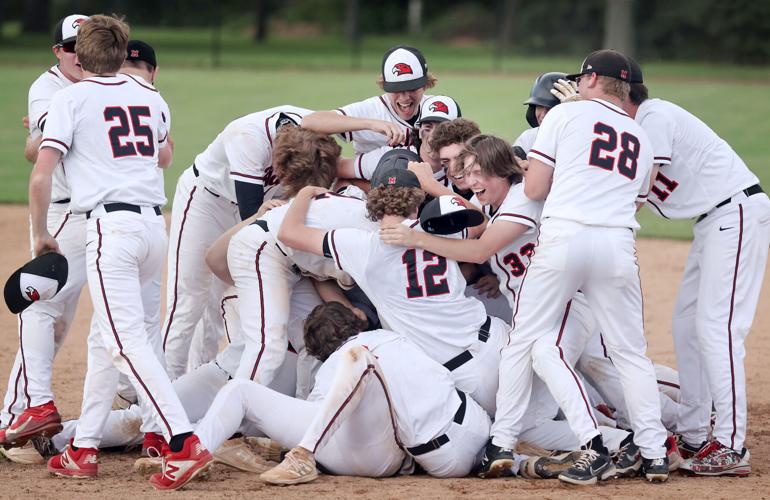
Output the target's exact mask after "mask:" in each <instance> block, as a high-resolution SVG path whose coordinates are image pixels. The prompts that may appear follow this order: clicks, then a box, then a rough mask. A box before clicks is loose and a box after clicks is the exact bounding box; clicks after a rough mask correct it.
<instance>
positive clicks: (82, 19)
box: [72, 17, 87, 29]
mask: <svg viewBox="0 0 770 500" xmlns="http://www.w3.org/2000/svg"><path fill="white" fill-rule="evenodd" d="M86 20H87V18H85V17H79V18H77V19H75V20H74V21H72V28H73V29H76V28H77V27H78V26H80V25H81V24H83V23H84V22H85V21H86Z"/></svg>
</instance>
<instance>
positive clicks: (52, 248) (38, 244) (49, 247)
mask: <svg viewBox="0 0 770 500" xmlns="http://www.w3.org/2000/svg"><path fill="white" fill-rule="evenodd" d="M32 249H33V251H34V252H35V257H39V256H40V255H43V254H44V253H49V252H56V253H61V250H59V244H58V243H57V242H56V240H55V239H54V238H53V236H51V234H50V233H49V232H47V231H46V232H45V233H44V234H41V235H37V236H35V237H34V238H33V240H32Z"/></svg>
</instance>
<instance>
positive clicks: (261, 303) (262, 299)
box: [249, 241, 267, 380]
mask: <svg viewBox="0 0 770 500" xmlns="http://www.w3.org/2000/svg"><path fill="white" fill-rule="evenodd" d="M265 245H267V241H263V242H262V244H261V245H260V246H259V248H258V249H257V255H256V257H255V258H254V268H255V269H256V270H257V279H258V280H259V310H260V312H261V314H260V316H261V318H262V324H261V325H260V328H259V333H260V335H261V339H262V341H261V343H262V347H260V348H259V354H257V360H256V361H255V362H254V369H253V370H251V376H250V377H249V379H251V380H254V376H255V375H256V374H257V368H258V367H259V362H260V360H261V359H262V354H263V353H264V352H265V290H264V288H262V272H261V271H260V270H259V257H260V256H261V255H262V250H264V248H265Z"/></svg>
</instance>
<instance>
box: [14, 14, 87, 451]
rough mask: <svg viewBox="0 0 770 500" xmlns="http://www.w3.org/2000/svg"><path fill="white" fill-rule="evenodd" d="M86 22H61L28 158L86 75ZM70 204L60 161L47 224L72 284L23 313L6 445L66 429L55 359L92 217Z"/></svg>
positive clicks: (32, 117) (76, 17) (80, 279)
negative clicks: (81, 37)
mask: <svg viewBox="0 0 770 500" xmlns="http://www.w3.org/2000/svg"><path fill="white" fill-rule="evenodd" d="M86 19H87V17H86V16H83V15H80V14H73V15H70V16H67V17H65V18H64V19H62V20H61V21H59V23H58V24H57V25H56V29H55V30H54V45H53V53H54V55H55V56H56V58H57V59H58V64H56V65H55V66H53V67H51V68H50V69H49V70H48V71H46V72H45V73H43V74H42V75H40V77H38V79H37V80H35V82H34V83H33V84H32V86H31V87H30V89H29V108H28V113H29V114H28V116H29V136H28V138H27V149H28V150H29V152H28V153H27V154H26V155H25V156H27V158H28V159H29V160H30V161H31V162H33V163H34V162H35V160H36V159H37V148H38V147H39V145H40V141H41V140H42V135H43V131H44V130H45V125H46V119H47V116H48V110H49V107H50V104H51V99H52V97H53V95H54V94H55V93H56V92H57V91H59V90H60V89H63V88H67V87H69V86H70V85H72V84H73V83H74V82H77V81H78V80H80V78H81V77H82V71H81V68H80V65H79V63H78V60H77V56H76V55H75V42H76V39H77V34H78V30H79V28H80V24H81V23H82V22H83V21H84V20H86ZM69 205H70V186H69V184H68V182H67V179H66V177H65V175H64V169H63V167H62V166H61V163H57V164H56V165H55V168H54V169H53V173H52V177H51V197H50V204H49V206H48V211H47V212H48V214H47V218H46V220H45V224H46V227H47V230H48V232H49V233H50V234H53V235H55V237H56V240H57V242H58V244H59V251H60V252H61V253H63V254H64V255H65V256H66V257H67V261H68V264H69V266H68V267H69V273H68V279H67V284H66V285H65V286H64V288H63V289H62V290H61V291H60V292H59V293H58V294H57V295H56V296H55V297H53V298H52V299H50V300H45V301H38V302H36V303H34V304H32V306H30V307H29V308H27V309H26V310H25V311H24V312H22V313H21V314H19V350H18V352H17V354H16V358H15V360H14V364H13V368H12V369H11V374H10V376H9V378H8V388H7V391H6V394H5V401H4V405H3V411H2V414H0V428H1V429H0V445H5V444H10V443H16V444H23V443H24V442H26V440H27V439H28V438H29V436H31V435H34V434H39V433H43V434H48V433H51V432H53V433H55V432H57V431H58V430H59V429H60V428H61V419H60V417H59V413H58V411H57V409H56V406H55V404H54V394H53V391H52V389H51V374H52V370H53V360H54V356H55V355H56V352H57V351H58V350H59V347H60V346H61V344H62V342H63V341H64V338H65V337H66V336H67V333H68V332H69V328H70V325H71V324H72V319H73V317H74V315H75V308H76V307H77V302H78V299H79V297H80V291H81V290H82V289H83V285H85V282H86V263H85V234H86V218H85V215H84V214H74V213H72V211H70V206H69ZM32 236H33V234H32V228H30V237H32ZM30 239H31V238H30ZM22 412H23V413H22ZM7 453H13V452H12V451H7Z"/></svg>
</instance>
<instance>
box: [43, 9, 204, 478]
mask: <svg viewBox="0 0 770 500" xmlns="http://www.w3.org/2000/svg"><path fill="white" fill-rule="evenodd" d="M127 42H128V26H127V25H126V24H125V23H123V22H122V21H120V20H118V19H115V18H111V17H107V16H93V17H91V18H90V19H88V20H87V21H85V22H83V23H82V24H81V29H80V33H79V35H78V44H77V47H76V51H77V56H78V60H79V61H80V64H81V66H82V68H83V75H84V79H83V80H82V82H81V83H79V84H78V85H74V86H71V87H69V88H66V89H63V90H62V91H60V92H59V93H57V94H56V95H55V96H54V98H53V99H52V101H51V107H50V111H49V115H48V119H47V122H46V129H45V132H44V136H43V140H42V141H41V146H40V147H41V149H40V153H39V155H38V159H37V162H36V163H35V168H34V170H33V172H32V175H31V176H30V196H29V198H30V214H31V218H32V228H33V234H34V239H33V241H34V249H35V253H36V254H40V253H43V252H46V251H57V250H58V248H59V247H58V244H57V243H56V240H55V239H54V238H53V236H52V235H51V234H50V233H49V232H48V230H47V228H46V224H45V222H46V215H47V209H48V204H49V201H50V198H51V176H52V172H53V169H54V168H55V166H56V165H57V163H58V162H59V161H60V159H61V158H62V157H64V156H66V158H67V168H68V179H69V181H70V185H71V187H72V201H71V208H72V210H73V212H78V213H85V214H86V218H87V219H88V228H87V237H86V262H87V275H88V283H89V289H90V292H91V297H92V300H93V306H94V321H93V323H94V327H93V328H92V330H91V335H90V336H89V350H88V371H87V373H86V381H85V387H84V395H83V406H82V412H81V418H80V422H79V424H78V429H77V432H76V435H75V439H74V440H73V442H72V444H71V445H70V447H68V448H67V450H65V451H64V453H62V454H61V455H57V456H55V457H53V458H52V459H51V460H50V461H49V463H48V467H49V471H51V472H53V473H56V474H60V475H63V476H68V475H73V473H77V472H79V471H81V470H83V469H87V470H88V471H89V472H91V471H92V473H93V474H95V473H96V470H97V464H96V461H97V454H98V452H97V450H96V448H97V447H98V445H99V441H100V439H101V435H102V428H103V425H104V421H105V419H106V417H107V415H108V414H109V410H110V402H111V400H112V396H113V395H114V393H115V389H116V385H117V381H118V374H119V373H120V372H123V373H125V374H126V375H127V376H128V377H129V379H130V380H131V382H132V384H133V385H134V387H136V388H137V390H140V389H139V388H140V387H141V392H142V393H143V395H144V396H146V398H147V399H146V401H148V402H150V403H151V405H152V407H153V409H154V411H155V414H156V418H157V420H158V424H159V425H160V427H161V429H162V430H163V433H164V436H165V438H166V441H167V442H168V443H169V447H168V451H167V452H166V453H165V455H164V464H165V465H166V466H167V467H165V468H164V473H165V475H163V476H161V477H158V478H155V479H154V481H153V485H154V486H155V487H156V488H161V489H162V488H168V487H169V486H171V485H172V484H173V480H174V478H176V477H178V476H177V475H176V474H178V475H180V476H184V475H185V474H187V473H190V472H189V471H190V470H191V466H192V464H193V463H194V462H195V461H196V460H202V459H205V458H207V457H208V456H210V454H209V452H208V451H207V450H206V449H205V448H204V447H203V446H202V445H201V444H200V442H198V439H197V438H196V437H195V436H193V435H192V432H191V431H192V427H191V425H190V422H189V420H188V419H187V416H186V415H185V412H184V409H183V408H182V405H181V403H180V402H179V398H178V397H177V395H176V393H175V392H174V390H173V388H172V386H171V382H170V380H169V379H168V376H167V375H166V373H165V371H164V370H163V366H162V364H161V363H160V361H159V360H158V358H157V357H156V355H155V353H154V352H153V349H152V347H151V345H150V343H149V340H148V332H147V328H146V325H145V321H150V320H152V318H153V316H154V315H155V314H158V310H159V307H160V290H159V287H158V283H157V276H158V274H159V273H160V270H161V267H162V259H163V254H164V252H165V250H166V248H165V244H166V241H167V240H166V236H165V222H164V219H163V217H161V212H160V205H162V204H163V203H165V201H166V200H165V196H164V194H163V173H162V169H161V168H159V167H165V166H167V165H168V164H169V163H170V162H171V158H172V152H171V151H170V149H169V148H167V147H164V142H165V141H166V137H167V135H168V130H169V128H170V118H171V117H170V113H169V110H168V106H167V105H166V103H165V101H164V100H163V98H162V97H161V96H160V94H159V93H158V92H157V91H156V90H155V89H154V88H153V87H152V86H149V85H144V84H142V83H141V82H139V81H138V80H136V79H134V78H132V77H131V76H129V75H120V74H117V71H118V70H119V69H120V67H121V65H122V63H123V61H124V60H125V58H126V46H127ZM118 370H120V372H119V371H118Z"/></svg>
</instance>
